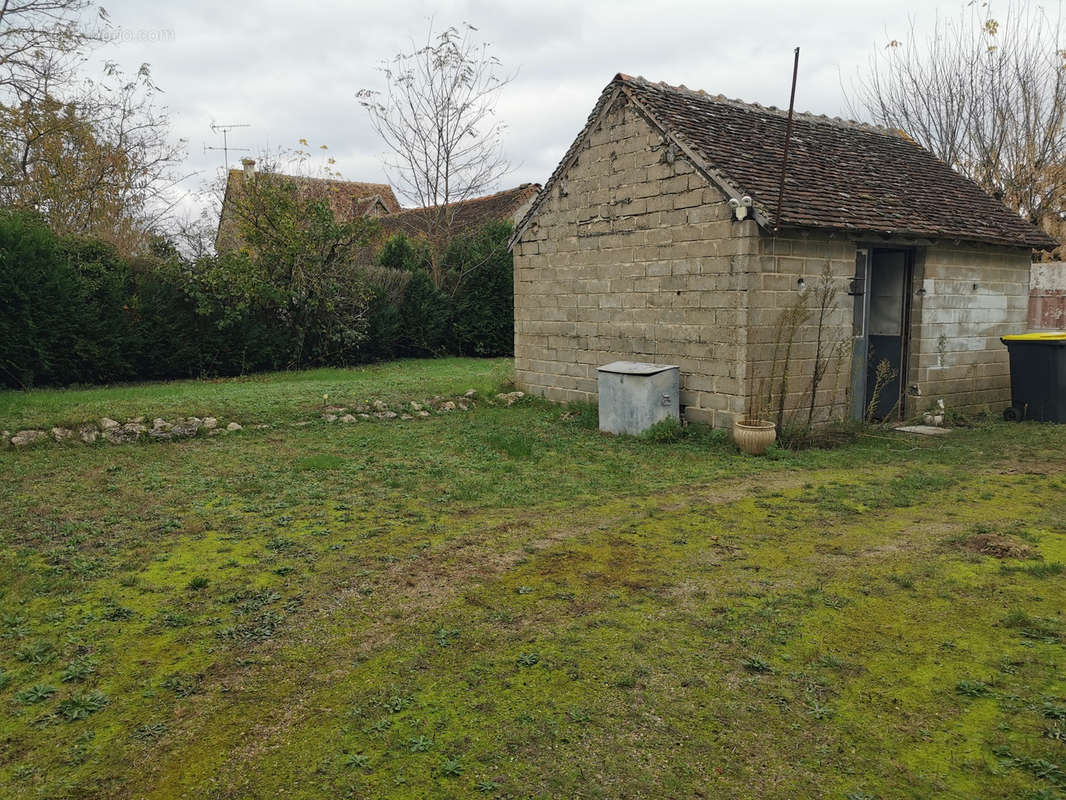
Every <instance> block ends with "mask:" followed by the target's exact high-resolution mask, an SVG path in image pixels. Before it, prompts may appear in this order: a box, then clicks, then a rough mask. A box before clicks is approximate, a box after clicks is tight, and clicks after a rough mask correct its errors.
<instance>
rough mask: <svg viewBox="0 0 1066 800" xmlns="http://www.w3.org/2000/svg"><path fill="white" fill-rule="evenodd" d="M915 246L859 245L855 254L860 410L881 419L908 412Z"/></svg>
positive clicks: (862, 413)
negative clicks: (906, 393) (906, 396)
mask: <svg viewBox="0 0 1066 800" xmlns="http://www.w3.org/2000/svg"><path fill="white" fill-rule="evenodd" d="M913 264H914V251H913V250H911V249H908V248H880V247H879V248H870V249H869V250H865V249H860V251H859V257H858V258H857V260H856V265H855V267H856V269H855V281H854V282H853V286H854V287H855V289H854V290H853V291H852V294H853V295H854V296H855V311H854V313H855V334H856V336H855V349H856V352H855V355H856V356H857V358H856V362H857V363H856V367H857V368H858V373H857V375H856V377H857V378H858V386H857V387H856V388H858V389H860V390H861V392H862V398H863V400H862V408H861V411H860V413H861V415H862V416H863V417H869V418H871V419H873V420H876V421H880V420H885V419H889V418H891V417H898V416H900V415H901V414H902V413H903V387H904V385H905V384H904V379H905V377H906V374H907V336H908V329H909V327H910V297H911V281H912V272H913Z"/></svg>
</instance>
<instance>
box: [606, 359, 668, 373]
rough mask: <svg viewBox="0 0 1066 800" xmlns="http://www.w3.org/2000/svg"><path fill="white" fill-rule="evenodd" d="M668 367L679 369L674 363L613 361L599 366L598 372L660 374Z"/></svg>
mask: <svg viewBox="0 0 1066 800" xmlns="http://www.w3.org/2000/svg"><path fill="white" fill-rule="evenodd" d="M668 369H677V367H676V366H674V365H673V364H645V363H643V362H641V361H612V362H611V363H610V364H604V365H603V366H602V367H597V369H596V371H597V372H615V373H619V374H621V375H658V374H659V373H660V372H666V370H668Z"/></svg>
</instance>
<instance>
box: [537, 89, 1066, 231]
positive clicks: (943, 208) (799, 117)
mask: <svg viewBox="0 0 1066 800" xmlns="http://www.w3.org/2000/svg"><path fill="white" fill-rule="evenodd" d="M618 94H625V95H626V96H627V97H628V98H629V99H630V100H632V101H633V102H634V103H635V104H636V106H637V107H638V108H639V109H641V110H642V111H643V112H644V113H645V114H646V116H647V117H648V118H649V121H650V122H651V123H652V124H653V125H655V126H657V127H658V128H659V129H660V130H661V131H662V132H663V133H664V134H665V135H666V136H667V137H668V138H670V139H672V140H673V141H676V142H677V143H678V145H679V146H680V147H681V150H682V151H683V152H684V153H685V154H687V155H689V156H690V157H692V158H693V159H694V161H696V166H697V168H699V169H700V170H701V171H702V172H703V173H704V174H705V175H707V176H708V177H709V178H710V179H711V180H712V181H713V182H714V183H716V184H717V185H718V186H720V187H721V188H722V189H723V191H725V192H726V193H727V194H729V195H731V196H734V197H738V198H739V197H741V196H743V195H749V196H751V198H752V199H753V201H754V204H755V208H756V210H757V212H759V213H758V214H757V218H759V217H761V222H762V223H763V224H764V225H768V224H772V223H773V220H774V216H775V214H776V211H777V192H778V186H779V182H780V178H781V163H782V158H783V155H784V142H785V131H786V126H787V122H788V120H787V117H788V114H787V111H783V110H781V109H777V108H773V107H765V106H760V105H758V104H751V103H744V102H741V101H739V100H730V99H728V98H725V97H722V96H720V95H719V96H712V95H709V94H707V93H705V92H702V91H692V90H690V89H687V88H686V87H684V86H669V85H667V84H664V83H653V82H651V81H648V80H645V79H644V78H640V77H637V78H634V77H631V76H629V75H624V74H621V73H619V74H618V75H616V76H615V78H614V80H612V81H611V83H610V84H608V86H607V87H606V88H605V89H604V91H603V93H602V94H601V95H600V99H599V100H598V101H597V104H596V106H595V107H594V109H593V112H592V115H591V116H590V117H589V120H588V122H587V123H586V125H585V128H584V129H583V130H582V132H581V134H580V135H579V136H578V137H577V139H576V140H575V142H574V144H573V145H572V146H571V148H570V150H569V151H568V152H567V154H566V156H565V157H564V158H563V160H562V162H561V163H560V164H559V166H558V167H557V168H556V170H555V172H554V173H553V174H552V177H551V178H550V179H549V180H548V181H547V183H545V188H544V191H543V192H542V194H541V197H544V196H546V195H547V194H548V192H549V191H550V189H551V187H552V185H553V184H554V183H555V181H556V180H558V178H559V176H560V175H561V174H562V173H563V172H565V170H566V168H567V167H568V166H569V163H570V162H571V160H572V158H573V157H574V156H576V154H577V150H578V148H579V146H580V144H581V143H582V142H583V141H584V139H585V136H586V135H587V133H588V132H589V130H590V129H591V127H592V126H593V125H594V124H595V122H596V120H597V119H598V118H599V116H600V115H601V114H602V112H603V110H604V109H605V108H606V106H607V104H608V102H609V101H610V100H611V99H612V98H614V97H615V96H616V95H618ZM539 202H540V200H539V199H538V202H537V203H535V204H534V206H533V208H531V209H530V211H529V212H528V213H527V214H526V216H525V217H524V218H523V220H522V222H521V224H520V225H519V228H521V227H522V226H524V225H525V224H526V222H528V220H529V219H531V218H532V215H533V214H534V213H535V210H536V206H537V205H539ZM780 224H781V225H782V226H783V227H803V228H819V229H828V230H838V231H848V232H854V233H855V234H857V235H861V234H862V233H867V232H868V233H880V234H888V235H897V236H905V237H917V238H947V239H958V240H966V241H977V242H986V243H990V244H1002V245H1011V246H1021V247H1033V248H1052V247H1055V246H1057V244H1058V243H1057V242H1055V240H1054V239H1052V238H1051V237H1050V236H1048V235H1047V234H1045V233H1044V232H1043V231H1042V230H1040V229H1039V228H1037V227H1036V226H1034V225H1032V224H1030V223H1029V222H1028V221H1027V220H1024V219H1022V218H1021V217H1020V216H1018V215H1017V214H1015V213H1014V212H1012V211H1010V210H1009V209H1008V208H1006V207H1005V206H1004V205H1003V204H1002V203H1001V202H999V201H998V200H996V199H995V198H993V197H991V196H990V195H988V194H987V193H986V192H985V191H983V190H982V189H981V188H980V187H979V186H977V184H975V183H973V182H972V181H970V180H969V179H967V178H965V177H963V176H962V175H960V174H959V173H957V172H955V171H954V170H953V169H951V168H950V167H949V166H948V165H946V164H945V163H944V162H942V161H940V160H939V159H938V158H936V157H935V156H934V155H933V154H932V153H930V152H929V151H928V150H926V149H925V148H923V147H921V146H920V145H918V144H916V143H914V142H913V141H911V140H910V139H909V138H907V137H906V136H904V135H903V134H902V133H901V132H899V131H889V130H886V129H883V128H876V127H873V126H870V125H864V124H861V123H856V122H851V121H847V120H841V119H835V118H829V117H824V116H816V115H813V114H804V113H799V114H795V115H794V117H793V127H792V138H791V142H790V145H789V161H788V171H787V176H786V181H785V191H784V202H783V206H782V211H781V221H780ZM516 233H517V232H516Z"/></svg>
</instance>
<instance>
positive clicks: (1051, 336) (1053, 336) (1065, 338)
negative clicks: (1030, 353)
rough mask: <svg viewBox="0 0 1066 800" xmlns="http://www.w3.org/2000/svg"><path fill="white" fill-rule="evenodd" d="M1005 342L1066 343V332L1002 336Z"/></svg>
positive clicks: (1001, 338) (1001, 339)
mask: <svg viewBox="0 0 1066 800" xmlns="http://www.w3.org/2000/svg"><path fill="white" fill-rule="evenodd" d="M999 338H1000V341H1003V342H1066V331H1045V332H1043V333H1013V334H1011V335H1010V336H1000V337H999Z"/></svg>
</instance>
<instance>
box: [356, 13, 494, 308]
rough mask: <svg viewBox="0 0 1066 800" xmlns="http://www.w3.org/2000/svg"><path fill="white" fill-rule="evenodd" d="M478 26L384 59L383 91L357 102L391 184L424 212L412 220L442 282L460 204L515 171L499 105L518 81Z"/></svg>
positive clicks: (431, 37) (430, 38) (367, 92)
mask: <svg viewBox="0 0 1066 800" xmlns="http://www.w3.org/2000/svg"><path fill="white" fill-rule="evenodd" d="M476 31H477V29H476V28H475V27H473V26H472V25H469V24H464V26H463V29H462V30H459V29H458V28H455V27H449V28H447V29H446V30H444V31H443V32H441V33H439V34H434V32H433V28H432V25H431V26H430V29H429V31H428V33H427V35H426V43H425V45H424V46H422V47H418V48H415V49H413V50H411V51H410V52H404V53H399V54H398V55H396V56H395V57H394V58H393V59H392V60H391V61H387V62H384V63H383V64H382V66H381V67H380V71H381V73H382V75H384V78H385V88H384V90H383V91H376V90H372V89H361V90H360V91H359V92H358V94H357V97H358V100H359V103H360V104H361V105H362V106H363V107H364V108H365V109H366V110H367V112H368V113H369V115H370V120H371V123H372V124H373V126H374V129H375V130H376V131H377V133H378V135H379V136H381V138H382V140H383V141H384V142H385V145H386V146H387V147H388V149H389V152H390V154H391V155H390V158H389V159H388V160H387V162H386V171H387V172H388V175H389V180H390V181H391V182H392V183H393V185H394V186H395V188H396V189H397V191H398V192H399V193H400V194H401V195H402V196H403V197H405V198H406V199H407V200H409V201H411V202H413V203H415V204H416V205H418V206H419V207H421V208H423V209H425V211H424V213H422V214H418V215H413V217H414V220H413V224H415V225H416V226H417V227H418V229H419V230H417V233H418V234H421V235H422V236H424V237H425V238H426V240H427V242H428V243H429V248H430V261H431V273H432V274H431V277H432V278H433V282H434V284H436V285H437V286H438V287H440V286H442V285H443V283H444V279H445V275H444V269H443V268H442V265H441V255H442V254H443V252H444V250H445V249H446V248H447V245H448V243H449V242H450V241H451V239H452V238H453V236H454V235H455V234H456V231H455V212H456V204H457V203H461V202H463V201H464V200H469V199H471V198H473V197H476V196H478V195H482V194H485V193H486V192H487V191H488V190H490V189H491V188H494V187H495V185H496V183H497V182H498V181H499V179H500V178H501V177H502V176H503V175H504V174H505V173H506V172H507V171H508V170H509V169H510V164H509V163H508V161H507V159H506V158H505V157H504V154H503V146H502V135H503V131H504V125H503V123H502V122H501V121H500V120H499V119H498V118H497V117H496V112H495V109H496V103H497V101H498V99H499V95H500V92H501V90H502V89H503V87H504V86H506V85H507V84H508V83H509V82H510V81H511V79H512V77H513V76H508V75H501V74H500V70H501V65H500V62H499V60H498V59H497V58H496V57H495V56H493V55H491V54H490V53H489V45H488V44H487V43H484V42H479V41H477V40H476V39H475V33H476Z"/></svg>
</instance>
